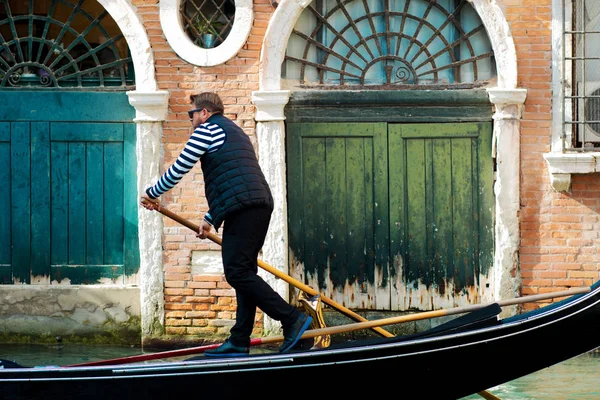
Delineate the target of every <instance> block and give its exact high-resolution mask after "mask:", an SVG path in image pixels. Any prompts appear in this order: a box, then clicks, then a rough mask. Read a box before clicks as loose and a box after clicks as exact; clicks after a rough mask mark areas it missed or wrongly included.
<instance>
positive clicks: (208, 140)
mask: <svg viewBox="0 0 600 400" xmlns="http://www.w3.org/2000/svg"><path fill="white" fill-rule="evenodd" d="M226 138H227V135H226V134H225V131H224V130H223V129H221V127H220V126H219V125H217V124H213V123H211V122H205V123H203V124H202V125H200V126H198V127H197V128H196V129H194V132H193V133H192V135H191V136H190V138H189V139H188V141H187V143H186V144H185V147H184V149H183V150H182V151H181V154H179V157H178V158H177V160H175V162H174V163H173V165H171V167H170V168H169V169H168V170H167V171H166V172H165V173H164V174H163V176H161V177H160V179H159V180H158V182H156V184H155V185H154V186H152V187H150V188H148V189H146V194H147V195H148V196H150V198H153V199H156V198H158V197H160V195H162V194H163V193H165V192H168V191H169V190H171V189H173V187H174V186H175V185H177V184H178V183H179V181H180V180H181V178H183V176H184V175H185V174H187V173H188V172H189V171H190V170H191V169H192V167H193V166H194V165H195V164H196V163H197V162H198V160H199V159H200V157H202V155H203V154H204V153H207V152H208V153H212V152H215V151H217V150H219V149H220V148H221V146H222V145H223V143H225V140H226ZM204 219H205V220H206V221H207V222H209V223H211V224H212V218H211V217H210V213H207V214H206V216H205V218H204Z"/></svg>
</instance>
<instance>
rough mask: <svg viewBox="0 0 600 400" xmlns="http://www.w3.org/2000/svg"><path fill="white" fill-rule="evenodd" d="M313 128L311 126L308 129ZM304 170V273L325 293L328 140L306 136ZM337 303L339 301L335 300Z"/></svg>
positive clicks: (303, 148) (326, 282) (326, 273)
mask: <svg viewBox="0 0 600 400" xmlns="http://www.w3.org/2000/svg"><path fill="white" fill-rule="evenodd" d="M305 129H310V128H309V127H304V129H303V133H304V132H305ZM302 154H303V160H302V168H303V169H304V176H305V177H306V179H304V181H303V182H302V185H303V190H302V192H303V194H304V197H303V200H304V203H305V212H304V219H303V220H302V221H303V223H304V225H305V227H304V234H305V236H304V241H305V245H304V248H305V250H306V253H305V254H304V260H305V262H304V273H305V275H306V277H307V278H311V279H314V280H316V281H317V282H318V284H317V286H318V287H319V288H321V289H323V290H328V289H329V290H332V289H333V288H329V285H328V283H329V273H330V272H329V268H328V265H327V247H326V235H327V230H326V224H327V221H326V219H325V218H326V216H325V213H324V212H323V211H324V210H327V206H328V204H327V200H326V198H325V196H323V195H322V194H323V190H324V188H326V187H327V186H326V185H327V176H326V174H325V173H324V171H327V164H326V158H325V138H322V137H321V138H311V137H306V136H304V135H303V140H302ZM334 300H335V299H334Z"/></svg>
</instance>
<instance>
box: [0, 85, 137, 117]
mask: <svg viewBox="0 0 600 400" xmlns="http://www.w3.org/2000/svg"><path fill="white" fill-rule="evenodd" d="M0 104H2V107H0V121H31V122H34V121H72V122H86V121H89V122H97V121H105V122H131V121H132V119H133V118H134V117H135V109H134V108H133V107H132V106H131V104H129V98H128V97H127V93H126V92H89V91H85V92H84V91H81V92H74V91H55V90H19V91H13V90H4V91H0ZM74 104H80V105H84V106H82V107H77V108H76V109H74V108H73V105H74Z"/></svg>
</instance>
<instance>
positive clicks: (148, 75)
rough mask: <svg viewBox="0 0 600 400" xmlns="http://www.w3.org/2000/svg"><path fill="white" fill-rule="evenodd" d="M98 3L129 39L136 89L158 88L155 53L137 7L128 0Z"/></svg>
mask: <svg viewBox="0 0 600 400" xmlns="http://www.w3.org/2000/svg"><path fill="white" fill-rule="evenodd" d="M98 3H100V4H101V5H102V6H103V7H104V9H106V11H107V12H108V13H109V14H110V16H111V17H112V18H113V19H114V20H115V22H116V23H117V25H118V26H119V29H120V30H121V33H122V34H123V36H124V37H125V40H126V41H127V45H128V46H129V51H130V52H131V58H132V60H133V67H134V69H135V86H136V89H137V90H139V91H144V92H150V91H154V90H156V87H157V86H156V78H155V77H154V56H153V54H154V53H153V52H152V49H151V47H150V40H149V39H148V34H147V33H146V28H145V27H144V25H143V24H142V21H141V19H140V18H139V16H138V12H137V9H136V8H134V7H133V6H132V5H131V2H130V1H128V0H98Z"/></svg>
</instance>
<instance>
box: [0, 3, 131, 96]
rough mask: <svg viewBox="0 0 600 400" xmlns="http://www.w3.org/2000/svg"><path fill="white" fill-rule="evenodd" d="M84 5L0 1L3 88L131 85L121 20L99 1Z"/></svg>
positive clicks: (120, 87) (124, 87) (0, 76)
mask: <svg viewBox="0 0 600 400" xmlns="http://www.w3.org/2000/svg"><path fill="white" fill-rule="evenodd" d="M83 3H84V0H78V1H77V2H75V1H70V0H46V1H34V0H28V1H23V0H0V89H6V88H22V87H29V88H64V87H68V88H71V89H72V88H88V87H94V88H95V89H96V90H97V89H98V88H99V87H100V88H105V90H129V89H131V87H132V84H133V80H134V79H133V68H132V65H131V57H129V54H128V53H129V49H128V47H127V43H126V41H125V39H124V37H123V35H122V33H121V32H120V30H119V29H118V27H117V24H116V23H115V21H114V20H113V19H112V18H111V17H110V15H109V14H108V12H107V11H106V10H104V9H103V8H102V7H101V6H100V5H99V4H97V3H96V4H92V5H90V7H84V4H83ZM88 3H89V2H88ZM86 5H87V3H86Z"/></svg>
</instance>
